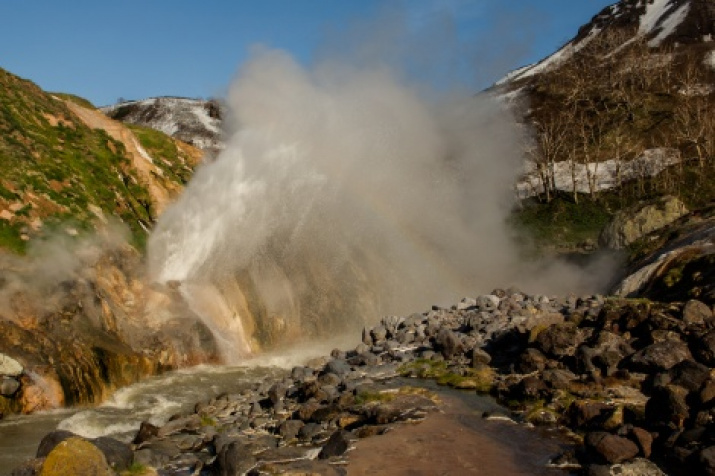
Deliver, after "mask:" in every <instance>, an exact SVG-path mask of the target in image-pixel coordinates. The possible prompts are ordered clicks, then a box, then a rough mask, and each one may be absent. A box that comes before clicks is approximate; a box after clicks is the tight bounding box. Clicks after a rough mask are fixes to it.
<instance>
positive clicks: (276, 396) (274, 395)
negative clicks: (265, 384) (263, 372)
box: [268, 382, 288, 406]
mask: <svg viewBox="0 0 715 476" xmlns="http://www.w3.org/2000/svg"><path fill="white" fill-rule="evenodd" d="M287 391H288V386H287V385H286V384H285V383H283V382H277V383H275V384H273V385H271V388H269V389H268V398H269V399H270V401H271V403H272V404H273V405H274V406H275V405H276V404H278V402H280V401H281V400H283V398H284V397H285V396H286V392H287Z"/></svg>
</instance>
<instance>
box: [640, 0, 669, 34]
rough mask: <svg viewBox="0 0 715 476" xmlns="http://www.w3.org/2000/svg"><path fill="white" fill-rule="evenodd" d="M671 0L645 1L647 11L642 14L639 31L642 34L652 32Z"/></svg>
mask: <svg viewBox="0 0 715 476" xmlns="http://www.w3.org/2000/svg"><path fill="white" fill-rule="evenodd" d="M670 2H671V0H653V3H648V2H647V1H646V2H645V3H646V5H645V13H644V14H643V15H641V18H640V26H639V27H638V32H639V33H640V34H642V35H647V34H648V33H650V32H652V31H653V30H654V29H655V27H656V26H658V22H659V21H660V20H661V18H662V17H663V15H665V13H666V11H667V10H668V7H669V6H670Z"/></svg>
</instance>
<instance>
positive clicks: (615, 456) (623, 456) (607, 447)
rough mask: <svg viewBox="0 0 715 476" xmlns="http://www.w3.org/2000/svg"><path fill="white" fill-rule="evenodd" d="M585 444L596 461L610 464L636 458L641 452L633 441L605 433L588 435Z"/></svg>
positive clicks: (597, 432)
mask: <svg viewBox="0 0 715 476" xmlns="http://www.w3.org/2000/svg"><path fill="white" fill-rule="evenodd" d="M584 444H585V446H586V450H587V451H588V452H589V453H590V454H591V456H592V457H594V458H595V461H597V462H598V461H600V462H605V463H609V464H613V463H621V462H623V461H626V460H629V459H631V458H635V457H636V455H638V451H639V450H638V446H636V444H635V443H633V442H632V441H631V440H629V439H627V438H623V437H621V436H617V435H612V434H610V433H606V432H603V431H594V432H591V433H588V434H586V438H585V439H584Z"/></svg>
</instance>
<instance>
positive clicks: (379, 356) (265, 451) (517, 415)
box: [133, 290, 715, 475]
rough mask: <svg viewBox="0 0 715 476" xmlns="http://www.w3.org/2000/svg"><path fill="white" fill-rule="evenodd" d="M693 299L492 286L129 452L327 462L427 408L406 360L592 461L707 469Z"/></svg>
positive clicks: (170, 426)
mask: <svg viewBox="0 0 715 476" xmlns="http://www.w3.org/2000/svg"><path fill="white" fill-rule="evenodd" d="M703 306H705V305H704V304H703V303H696V302H690V303H688V304H687V305H683V304H678V303H672V304H667V303H666V304H663V303H656V302H650V301H646V300H625V299H614V298H605V297H603V296H584V297H580V298H577V297H575V296H567V297H563V298H555V297H546V296H529V295H525V294H523V293H520V292H518V291H516V290H509V291H504V290H496V291H495V292H494V293H492V294H490V295H488V296H482V297H480V298H476V299H469V300H464V301H463V302H462V303H460V305H458V306H453V307H452V308H449V309H445V308H439V307H434V308H433V309H432V310H430V311H428V312H424V313H421V314H413V315H410V316H404V317H397V316H390V317H387V318H384V319H383V320H382V321H381V322H380V323H379V325H377V326H375V327H374V328H372V329H369V328H367V329H365V330H364V332H363V342H361V343H360V344H359V345H358V346H357V347H355V349H352V350H347V351H343V350H338V349H336V350H334V351H333V352H332V353H331V356H330V357H325V358H318V359H314V360H312V361H310V362H308V363H306V364H305V365H301V366H297V367H295V368H293V370H292V371H291V373H290V375H286V376H285V377H283V378H278V379H276V380H268V381H266V382H264V383H262V384H259V385H257V386H255V387H254V388H253V389H250V390H246V391H244V392H243V393H241V394H237V395H221V396H218V397H216V398H213V399H211V400H208V401H204V402H199V403H198V404H197V405H196V406H195V408H194V411H193V412H189V413H187V414H182V415H176V416H175V417H174V418H172V420H171V421H169V422H167V423H165V424H164V425H162V426H159V427H154V426H153V425H151V424H149V423H144V424H143V425H142V428H141V429H140V431H139V433H138V434H137V436H136V438H135V439H134V446H133V449H134V460H135V461H138V462H140V463H142V464H144V465H148V466H153V467H156V468H158V469H160V471H162V472H163V473H162V474H185V473H191V472H201V471H211V472H213V474H234V473H236V472H249V471H255V472H261V471H287V472H290V471H298V468H301V470H304V469H305V468H306V467H310V468H311V471H313V472H317V473H321V471H324V470H325V468H326V467H327V466H325V464H326V463H333V464H343V463H344V462H345V457H346V456H345V455H346V453H345V451H346V448H348V447H349V446H350V441H351V440H352V439H355V438H364V437H369V436H371V435H376V434H379V433H381V432H383V431H386V429H387V428H388V427H389V426H391V425H394V424H396V423H398V422H400V421H404V420H415V419H416V420H419V419H422V418H424V417H425V415H427V414H428V413H429V412H431V411H434V409H435V404H434V402H433V400H432V399H431V398H430V395H429V394H426V393H424V391H422V390H414V389H411V388H402V389H401V390H400V389H397V388H396V385H395V384H394V383H392V382H394V380H393V378H394V377H396V376H398V375H401V376H403V377H417V378H431V379H437V381H438V383H440V384H443V385H450V386H453V387H455V388H461V389H471V390H472V391H476V392H478V393H490V394H492V395H494V396H495V397H496V398H498V399H499V401H501V402H502V403H504V404H506V405H508V406H509V407H510V408H511V411H512V417H513V418H514V419H516V420H517V421H524V422H530V423H533V424H537V425H554V424H558V425H563V426H566V427H569V428H571V429H572V430H573V431H576V432H578V433H580V434H581V437H582V438H583V440H582V441H583V442H584V444H583V446H581V447H579V448H578V449H577V451H576V453H575V455H576V457H577V459H578V462H579V463H580V465H582V466H583V467H584V470H585V471H586V474H654V475H659V474H662V470H661V469H660V468H663V469H665V471H666V472H669V471H670V470H671V469H672V468H678V469H679V470H686V471H689V473H688V474H697V475H706V474H712V472H711V470H710V469H709V468H711V467H712V464H711V462H712V460H713V452H712V448H713V447H715V439H714V437H713V435H715V432H714V431H713V430H714V429H715V427H714V425H715V423H714V422H713V416H712V410H713V404H714V403H715V383H714V381H713V377H712V375H713V367H711V365H712V364H713V361H712V355H713V351H715V349H714V348H713V345H712V344H713V342H715V339H713V338H712V336H713V333H715V327H714V326H715V322H713V320H712V319H711V318H709V317H710V316H708V315H707V313H706V312H705V307H703ZM706 307H707V306H706ZM694 309H695V310H697V311H698V315H700V316H701V314H705V316H701V317H703V318H702V319H699V318H697V317H696V318H693V317H692V315H693V310H694ZM557 315H559V316H561V317H560V318H558V319H557V318H556V317H555V316H557ZM401 386H404V384H401ZM391 387H392V388H391ZM554 456H555V457H556V456H557V455H554ZM347 458H348V463H349V453H348V454H347ZM568 460H571V462H570V463H569V464H571V465H573V464H575V463H574V461H573V458H572V457H568V456H566V455H562V456H559V457H556V458H555V461H560V462H563V461H568ZM656 463H657V465H656ZM659 467H660V468H659ZM639 471H645V473H642V472H641V473H639Z"/></svg>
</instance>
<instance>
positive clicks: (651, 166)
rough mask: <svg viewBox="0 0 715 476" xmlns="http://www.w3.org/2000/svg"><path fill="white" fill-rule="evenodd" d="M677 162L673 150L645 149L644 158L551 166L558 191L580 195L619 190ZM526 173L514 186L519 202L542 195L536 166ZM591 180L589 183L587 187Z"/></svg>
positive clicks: (676, 153) (565, 163)
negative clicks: (617, 188)
mask: <svg viewBox="0 0 715 476" xmlns="http://www.w3.org/2000/svg"><path fill="white" fill-rule="evenodd" d="M678 162H680V156H679V155H678V152H677V151H675V150H673V149H662V148H659V149H648V150H646V151H644V152H643V155H642V156H640V157H638V158H636V159H633V160H631V161H627V162H625V161H618V160H607V161H604V162H591V163H588V164H581V163H572V162H570V161H568V162H557V163H555V164H553V177H554V182H555V187H556V189H557V190H560V191H563V192H572V191H573V190H574V182H575V189H576V191H577V192H579V193H589V192H590V191H591V187H593V189H594V191H602V190H608V189H611V188H615V187H618V186H619V185H620V184H622V183H623V182H626V181H628V180H633V179H636V178H644V177H652V176H655V175H658V174H659V173H661V172H662V171H663V170H665V169H666V168H667V167H669V166H671V165H675V164H677V163H678ZM526 168H527V173H526V174H525V176H524V177H523V178H522V179H521V180H520V181H519V182H518V183H517V185H516V194H517V197H518V198H519V199H525V198H529V197H533V196H535V195H537V194H539V193H543V192H544V187H543V185H542V183H541V179H540V178H539V175H538V173H537V171H536V164H535V163H533V162H529V163H527V165H526ZM589 177H591V182H592V183H591V184H589Z"/></svg>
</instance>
